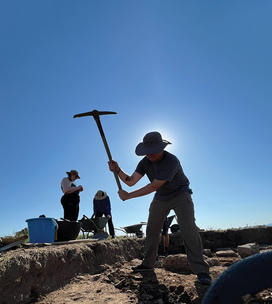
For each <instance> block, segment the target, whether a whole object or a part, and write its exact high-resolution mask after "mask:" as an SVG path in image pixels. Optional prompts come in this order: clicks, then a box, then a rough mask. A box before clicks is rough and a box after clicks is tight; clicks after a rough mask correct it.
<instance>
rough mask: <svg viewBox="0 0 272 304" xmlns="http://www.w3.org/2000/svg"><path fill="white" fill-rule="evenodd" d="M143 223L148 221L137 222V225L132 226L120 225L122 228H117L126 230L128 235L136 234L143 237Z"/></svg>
mask: <svg viewBox="0 0 272 304" xmlns="http://www.w3.org/2000/svg"><path fill="white" fill-rule="evenodd" d="M143 225H146V223H145V222H142V223H140V224H136V225H130V226H126V227H120V229H117V230H121V231H123V232H125V233H126V234H127V236H130V235H132V234H135V235H136V237H138V238H141V237H143V236H144V233H143V231H142V230H141V228H142V226H143Z"/></svg>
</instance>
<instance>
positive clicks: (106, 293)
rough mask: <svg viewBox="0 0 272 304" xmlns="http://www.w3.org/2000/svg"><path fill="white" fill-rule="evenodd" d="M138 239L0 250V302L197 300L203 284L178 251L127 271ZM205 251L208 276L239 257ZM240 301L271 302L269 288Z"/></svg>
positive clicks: (137, 255)
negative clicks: (148, 269)
mask: <svg viewBox="0 0 272 304" xmlns="http://www.w3.org/2000/svg"><path fill="white" fill-rule="evenodd" d="M143 245H144V239H136V238H122V239H117V240H109V241H91V240H88V241H74V242H72V243H69V244H65V245H62V244H58V245H56V244H54V245H51V246H40V247H31V248H20V249H16V250H10V251H8V252H6V253H5V254H3V255H1V256H0V294H1V298H0V303H1V304H9V303H33V302H38V303H44V304H45V303H47V304H49V303H63V304H64V303H65V304H66V303H75V302H77V303H113V304H114V303H118V304H125V303H155V304H156V303H157V304H163V303H170V304H172V303H194V304H200V303H201V300H202V298H203V296H204V294H205V293H206V291H207V287H206V286H202V285H200V284H199V283H198V282H196V276H195V275H194V274H192V272H191V271H190V269H189V268H188V265H186V260H185V258H184V255H182V254H179V255H170V256H169V257H167V258H165V257H159V259H158V261H157V263H156V267H155V271H154V272H153V273H147V274H144V275H141V274H134V273H132V272H131V267H132V266H135V265H138V264H139V263H141V258H142V254H143ZM266 250H272V249H271V246H270V247H269V248H266ZM205 253H206V255H207V257H206V259H207V261H208V263H209V264H210V272H211V276H212V279H213V280H214V279H216V278H217V277H218V276H219V275H220V274H221V273H222V272H223V271H224V270H226V269H227V267H228V266H230V265H232V264H233V263H235V262H237V261H239V260H240V259H241V257H240V256H239V255H238V254H237V252H236V251H232V250H225V251H222V250H221V251H217V252H211V251H209V250H205ZM208 256H209V257H208ZM178 261H183V262H184V267H183V266H182V267H181V265H182V263H180V262H178ZM244 303H272V290H265V291H263V292H262V293H260V294H258V295H256V296H254V297H249V298H247V300H246V302H244Z"/></svg>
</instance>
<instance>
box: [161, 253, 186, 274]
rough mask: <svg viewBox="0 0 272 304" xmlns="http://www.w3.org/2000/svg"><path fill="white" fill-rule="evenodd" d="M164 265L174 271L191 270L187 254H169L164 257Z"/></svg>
mask: <svg viewBox="0 0 272 304" xmlns="http://www.w3.org/2000/svg"><path fill="white" fill-rule="evenodd" d="M163 267H164V268H165V269H167V270H174V271H191V267H190V266H189V264H188V260H187V256H186V254H174V255H169V256H168V257H166V258H165V259H164V262H163Z"/></svg>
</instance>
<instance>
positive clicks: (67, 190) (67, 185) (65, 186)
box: [61, 170, 83, 221]
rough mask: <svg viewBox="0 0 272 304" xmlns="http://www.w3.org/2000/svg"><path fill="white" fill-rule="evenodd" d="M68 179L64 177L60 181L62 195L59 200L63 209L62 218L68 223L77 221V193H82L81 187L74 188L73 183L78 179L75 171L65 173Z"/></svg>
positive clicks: (78, 198) (78, 199)
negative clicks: (68, 221)
mask: <svg viewBox="0 0 272 304" xmlns="http://www.w3.org/2000/svg"><path fill="white" fill-rule="evenodd" d="M66 173H67V175H68V177H64V178H63V179H62V181H61V189H62V191H63V193H64V195H63V196H62V198H61V204H62V207H63V209H64V218H65V219H66V220H70V221H77V218H78V213H79V201H80V197H79V192H81V191H83V187H82V186H81V185H80V186H76V185H75V184H74V183H73V182H74V181H75V180H76V179H78V178H80V177H79V175H78V172H77V171H76V170H71V171H70V172H66Z"/></svg>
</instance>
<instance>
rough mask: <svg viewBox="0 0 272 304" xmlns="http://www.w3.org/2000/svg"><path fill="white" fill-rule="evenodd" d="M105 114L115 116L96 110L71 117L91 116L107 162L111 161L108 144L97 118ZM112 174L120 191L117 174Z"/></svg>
mask: <svg viewBox="0 0 272 304" xmlns="http://www.w3.org/2000/svg"><path fill="white" fill-rule="evenodd" d="M107 114H117V113H116V112H108V111H97V110H93V111H92V112H86V113H80V114H76V115H74V116H73V117H74V118H77V117H83V116H93V118H94V120H95V122H96V124H97V127H98V130H99V132H100V135H101V138H102V140H103V143H104V146H105V149H106V152H107V154H108V158H109V161H112V157H111V153H110V149H109V146H108V143H107V141H106V137H105V134H104V131H103V128H102V125H101V122H100V118H99V115H107ZM113 174H114V177H115V180H116V183H117V186H118V189H119V190H121V189H122V187H121V184H120V180H119V177H118V175H117V172H116V171H114V172H113Z"/></svg>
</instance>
